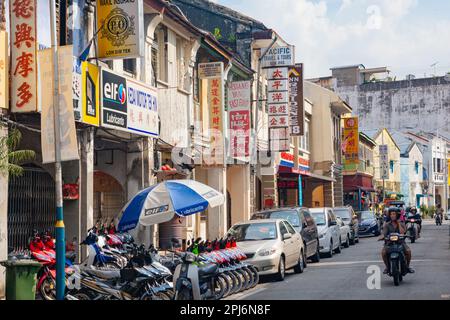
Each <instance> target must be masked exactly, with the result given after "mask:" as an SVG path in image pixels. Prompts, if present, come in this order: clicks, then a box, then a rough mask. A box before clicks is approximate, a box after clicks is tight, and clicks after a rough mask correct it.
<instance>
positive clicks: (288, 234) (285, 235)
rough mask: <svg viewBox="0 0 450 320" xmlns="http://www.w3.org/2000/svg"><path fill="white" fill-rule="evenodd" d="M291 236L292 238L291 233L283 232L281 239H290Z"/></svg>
mask: <svg viewBox="0 0 450 320" xmlns="http://www.w3.org/2000/svg"><path fill="white" fill-rule="evenodd" d="M291 238H292V234H290V233H285V234H284V235H283V240H288V239H291Z"/></svg>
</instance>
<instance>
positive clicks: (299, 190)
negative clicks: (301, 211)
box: [298, 175, 303, 207]
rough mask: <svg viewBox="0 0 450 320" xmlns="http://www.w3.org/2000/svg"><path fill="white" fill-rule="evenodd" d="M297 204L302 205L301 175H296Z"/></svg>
mask: <svg viewBox="0 0 450 320" xmlns="http://www.w3.org/2000/svg"><path fill="white" fill-rule="evenodd" d="M298 206H299V207H303V188H302V176H301V175H298Z"/></svg>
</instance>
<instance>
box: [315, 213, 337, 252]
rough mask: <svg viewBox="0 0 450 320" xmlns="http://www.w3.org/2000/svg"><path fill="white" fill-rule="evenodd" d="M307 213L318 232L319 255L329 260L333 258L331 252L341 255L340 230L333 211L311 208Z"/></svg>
mask: <svg viewBox="0 0 450 320" xmlns="http://www.w3.org/2000/svg"><path fill="white" fill-rule="evenodd" d="M309 211H310V213H311V215H312V217H313V218H314V220H315V221H316V225H317V230H318V232H319V246H320V248H319V249H320V253H322V254H325V255H326V256H328V257H329V258H331V257H332V256H333V252H336V253H341V239H340V230H339V226H338V225H337V221H336V216H335V215H334V212H333V209H332V208H311V209H309Z"/></svg>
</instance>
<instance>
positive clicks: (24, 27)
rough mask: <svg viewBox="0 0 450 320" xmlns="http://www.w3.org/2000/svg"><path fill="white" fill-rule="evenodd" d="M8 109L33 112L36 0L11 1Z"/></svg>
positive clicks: (35, 76)
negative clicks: (9, 94) (9, 106)
mask: <svg viewBox="0 0 450 320" xmlns="http://www.w3.org/2000/svg"><path fill="white" fill-rule="evenodd" d="M10 17H11V112H33V111H37V93H36V92H37V81H36V79H37V61H36V60H37V56H36V55H37V52H36V0H12V1H11V2H10Z"/></svg>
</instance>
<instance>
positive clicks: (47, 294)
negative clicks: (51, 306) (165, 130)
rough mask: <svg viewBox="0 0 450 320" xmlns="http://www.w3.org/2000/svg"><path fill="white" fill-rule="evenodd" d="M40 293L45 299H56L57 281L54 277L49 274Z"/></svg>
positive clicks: (40, 288)
mask: <svg viewBox="0 0 450 320" xmlns="http://www.w3.org/2000/svg"><path fill="white" fill-rule="evenodd" d="M39 293H40V295H41V296H42V299H44V300H55V299H56V283H55V280H53V278H52V277H50V276H47V277H46V278H45V279H44V281H42V284H41V286H40V287H39Z"/></svg>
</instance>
